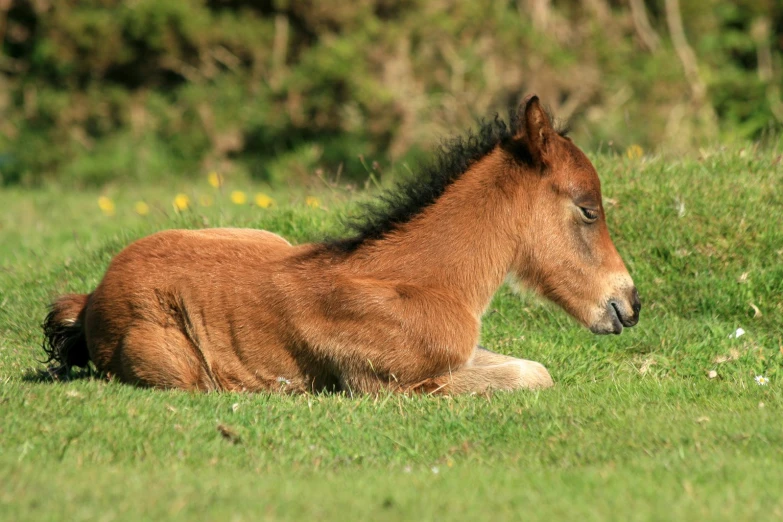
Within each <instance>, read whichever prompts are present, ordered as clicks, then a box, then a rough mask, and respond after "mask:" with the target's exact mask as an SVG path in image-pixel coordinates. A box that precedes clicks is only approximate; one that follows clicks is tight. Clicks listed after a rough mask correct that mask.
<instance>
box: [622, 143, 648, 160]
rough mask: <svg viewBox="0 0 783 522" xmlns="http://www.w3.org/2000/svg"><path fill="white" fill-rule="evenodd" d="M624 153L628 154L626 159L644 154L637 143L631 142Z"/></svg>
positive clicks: (637, 157)
mask: <svg viewBox="0 0 783 522" xmlns="http://www.w3.org/2000/svg"><path fill="white" fill-rule="evenodd" d="M625 155H626V156H628V159H632V160H634V159H639V158H641V157H642V156H643V155H644V150H642V148H641V147H640V146H639V145H636V144H633V145H631V146H630V147H628V148H627V149H625Z"/></svg>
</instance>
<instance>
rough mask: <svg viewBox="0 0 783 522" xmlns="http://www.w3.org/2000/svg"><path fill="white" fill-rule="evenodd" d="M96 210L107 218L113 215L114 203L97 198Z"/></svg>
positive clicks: (104, 198)
mask: <svg viewBox="0 0 783 522" xmlns="http://www.w3.org/2000/svg"><path fill="white" fill-rule="evenodd" d="M98 208H100V209H101V212H103V213H104V214H105V215H107V216H113V215H114V201H112V200H111V199H109V198H107V197H106V196H101V197H99V198H98Z"/></svg>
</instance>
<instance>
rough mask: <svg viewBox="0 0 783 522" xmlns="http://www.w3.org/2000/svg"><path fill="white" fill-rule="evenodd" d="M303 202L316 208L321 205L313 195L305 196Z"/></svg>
mask: <svg viewBox="0 0 783 522" xmlns="http://www.w3.org/2000/svg"><path fill="white" fill-rule="evenodd" d="M305 204H306V205H307V206H308V207H310V208H318V207H320V206H321V202H320V201H318V198H316V197H315V196H307V198H306V199H305Z"/></svg>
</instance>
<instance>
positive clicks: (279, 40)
mask: <svg viewBox="0 0 783 522" xmlns="http://www.w3.org/2000/svg"><path fill="white" fill-rule="evenodd" d="M672 4H674V6H675V7H676V12H677V13H678V15H679V17H681V19H682V21H683V24H684V36H685V37H686V40H685V42H686V43H685V46H683V45H682V44H680V45H678V44H677V40H676V38H671V37H670V33H671V31H672V27H673V26H672V16H671V13H672V12H673V11H671V9H672ZM677 4H679V5H677ZM0 41H1V42H2V53H1V54H0V179H1V180H2V183H5V184H8V183H24V184H35V183H40V182H43V181H45V180H47V179H55V178H57V179H60V180H61V181H63V182H65V183H72V184H102V183H105V182H108V181H111V180H117V179H126V180H138V181H153V180H155V179H156V178H159V177H161V176H170V175H195V174H199V173H202V172H204V171H207V170H214V169H218V170H221V171H223V172H227V173H230V172H237V173H240V174H245V175H250V176H253V177H256V178H259V179H263V180H267V181H270V182H273V183H285V182H298V181H301V180H303V179H306V178H307V177H308V176H310V175H311V174H312V173H313V172H314V171H315V170H317V169H325V170H327V171H328V172H331V173H337V172H339V173H340V175H341V176H342V178H341V179H343V180H347V181H351V180H353V181H358V180H361V179H364V178H365V177H366V175H367V166H366V162H363V161H362V160H360V157H364V158H370V159H378V160H379V161H382V162H383V163H384V164H388V162H389V161H391V162H394V163H396V164H398V165H399V164H402V163H404V162H406V161H407V160H410V159H411V158H415V157H418V156H419V155H420V153H421V150H422V149H426V148H428V147H429V146H431V145H432V144H434V143H436V142H437V139H438V138H439V137H442V136H443V135H448V134H451V133H454V132H460V131H462V130H463V129H464V128H465V127H466V126H469V125H471V122H472V120H474V119H475V118H477V117H486V116H490V115H491V114H493V113H494V112H496V111H500V112H503V111H505V109H506V107H508V106H509V105H515V104H517V103H519V101H520V100H521V98H522V97H523V96H524V95H525V94H526V93H527V92H537V93H538V94H539V95H540V96H541V97H542V98H543V99H544V100H545V101H546V102H547V103H548V104H549V105H550V106H551V107H552V109H553V110H554V112H555V114H557V115H559V116H561V117H565V118H570V119H572V120H574V123H575V128H576V138H577V139H578V141H579V143H580V144H581V145H583V146H585V147H587V148H588V149H598V148H602V149H604V150H605V149H606V148H607V147H614V148H622V147H625V146H627V145H630V144H639V145H641V146H642V147H644V148H645V149H650V148H656V147H659V146H660V147H664V148H667V149H668V150H677V151H680V150H688V149H690V148H692V147H695V146H699V145H702V144H704V143H706V142H709V141H711V140H715V139H721V140H733V139H758V138H760V137H762V136H763V135H765V133H768V132H771V131H775V132H776V131H779V130H780V128H781V122H782V121H783V101H781V88H782V87H783V72H782V70H783V4H781V3H780V2H779V1H777V0H738V1H735V2H724V1H722V0H681V2H676V0H675V1H673V0H647V1H646V2H645V0H517V1H509V0H506V1H486V2H465V1H459V0H399V1H397V0H355V1H352V2H339V1H325V2H320V1H316V0H259V1H253V0H201V1H197V0H126V1H120V0H56V1H55V0H0ZM683 49H685V50H687V49H690V50H691V51H692V55H693V57H695V61H694V64H692V67H691V73H690V74H689V72H688V64H687V63H686V62H687V53H685V54H683V53H684V50H683ZM683 56H686V60H684V59H683ZM693 71H695V72H693ZM700 84H703V86H704V89H703V90H704V94H703V95H701V94H699V93H700V92H701V91H700V90H699V89H700V87H699V85H700Z"/></svg>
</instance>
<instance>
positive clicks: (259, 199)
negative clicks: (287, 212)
mask: <svg viewBox="0 0 783 522" xmlns="http://www.w3.org/2000/svg"><path fill="white" fill-rule="evenodd" d="M255 201H256V205H258V206H259V207H261V208H269V207H271V206H272V205H274V204H275V200H274V199H272V198H270V197H269V196H267V195H266V194H264V193H263V192H259V193H258V194H256V198H255Z"/></svg>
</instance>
